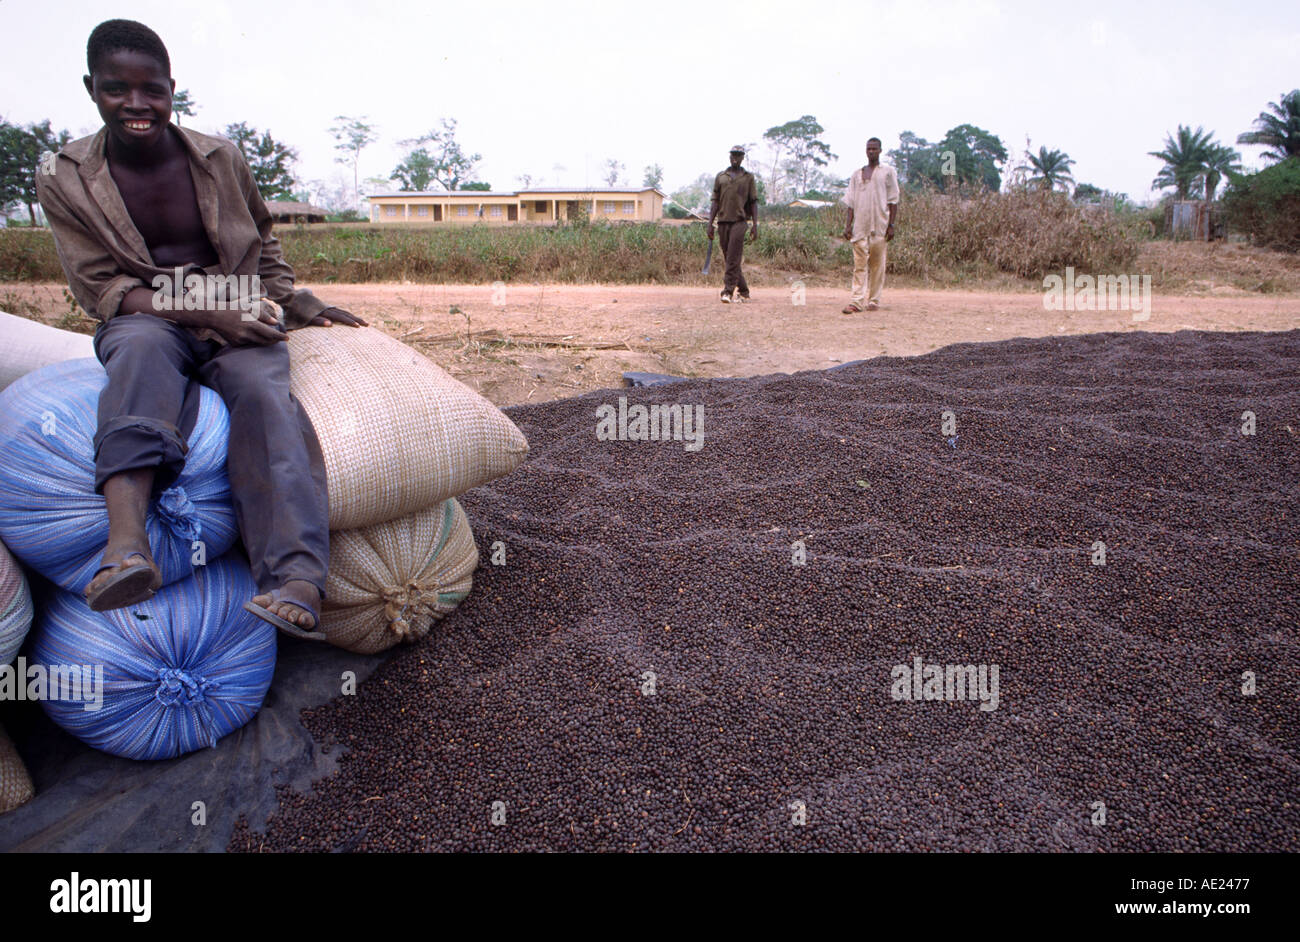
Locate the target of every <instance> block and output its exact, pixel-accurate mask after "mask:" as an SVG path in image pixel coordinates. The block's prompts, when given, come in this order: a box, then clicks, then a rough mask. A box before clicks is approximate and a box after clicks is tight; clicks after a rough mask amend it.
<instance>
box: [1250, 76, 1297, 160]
mask: <svg viewBox="0 0 1300 942" xmlns="http://www.w3.org/2000/svg"><path fill="white" fill-rule="evenodd" d="M1268 106H1269V108H1271V109H1272V110H1273V113H1272V114H1269V113H1268V112H1267V111H1261V112H1260V113H1259V117H1258V118H1256V119H1255V130H1253V131H1246V132H1245V133H1243V134H1239V135H1237V143H1238V144H1256V145H1259V146H1262V147H1265V148H1267V149H1266V150H1265V151H1264V155H1263V156H1264V159H1265V160H1267V161H1271V162H1276V161H1279V160H1286V159H1287V158H1288V157H1297V156H1300V88H1297V89H1293V90H1292V91H1291V92H1289V93H1288V94H1286V95H1283V96H1282V100H1281V101H1277V102H1273V101H1271V102H1269V103H1268Z"/></svg>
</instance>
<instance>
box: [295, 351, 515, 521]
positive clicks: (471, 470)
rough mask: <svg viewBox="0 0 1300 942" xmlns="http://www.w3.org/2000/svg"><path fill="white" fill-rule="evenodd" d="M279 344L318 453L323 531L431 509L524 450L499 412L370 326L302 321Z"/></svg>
mask: <svg viewBox="0 0 1300 942" xmlns="http://www.w3.org/2000/svg"><path fill="white" fill-rule="evenodd" d="M288 343H289V363H290V373H289V388H290V389H291V390H292V392H293V394H294V396H296V397H297V398H298V400H299V401H300V402H301V403H302V404H303V407H304V408H305V409H306V410H307V415H308V416H310V418H311V421H312V424H313V425H314V426H315V427H316V434H317V436H318V437H319V438H320V443H321V451H322V452H323V453H324V455H325V473H326V476H327V480H328V486H329V502H330V529H331V530H351V529H353V528H355V527H365V526H369V525H370V524H373V523H381V522H383V521H385V520H392V519H394V518H395V517H401V516H404V515H405V514H409V513H414V512H415V511H417V510H424V509H425V508H428V507H432V506H433V505H434V504H437V503H440V502H441V501H444V500H446V499H447V498H449V497H455V496H456V495H457V494H463V493H464V492H465V491H467V490H469V489H470V488H473V487H477V486H478V485H480V484H483V483H485V482H487V481H490V480H492V479H493V478H497V477H500V476H501V475H503V474H509V473H510V472H511V471H513V470H514V469H515V467H516V466H517V465H518V464H519V462H521V461H523V460H524V456H525V455H527V454H528V442H527V441H526V440H525V439H524V435H523V433H522V432H521V431H519V429H518V428H516V427H515V424H514V423H513V422H511V421H510V420H509V419H508V418H506V415H505V413H503V412H502V411H501V410H500V409H498V408H497V407H496V406H494V405H492V403H490V402H488V401H487V400H486V399H484V398H483V397H482V396H480V395H479V394H478V393H476V392H474V391H473V390H472V389H470V388H469V387H468V386H466V385H465V384H464V383H461V382H460V381H459V380H456V379H453V378H452V377H451V376H450V375H448V374H447V373H446V372H444V371H443V370H442V369H441V368H440V367H439V366H437V364H435V363H434V362H433V361H432V360H430V359H428V358H427V357H425V356H423V355H421V354H420V353H417V352H416V351H415V350H412V349H411V348H410V347H408V346H406V345H405V344H403V343H400V342H399V341H397V340H394V339H393V338H392V337H389V336H387V335H386V334H384V333H383V332H381V331H380V330H378V329H376V328H374V327H360V328H353V327H338V326H335V327H328V328H324V327H306V328H303V329H301V330H294V331H290V333H289V339H288Z"/></svg>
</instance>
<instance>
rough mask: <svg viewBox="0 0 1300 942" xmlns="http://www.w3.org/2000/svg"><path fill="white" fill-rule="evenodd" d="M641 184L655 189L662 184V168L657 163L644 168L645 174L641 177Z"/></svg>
mask: <svg viewBox="0 0 1300 942" xmlns="http://www.w3.org/2000/svg"><path fill="white" fill-rule="evenodd" d="M641 185H642V186H652V187H654V188H655V189H656V190H657V189H659V188H660V187H662V186H663V185H664V168H663V167H662V166H660V165H659V164H651V165H650V166H648V167H646V168H645V176H644V177H642V178H641Z"/></svg>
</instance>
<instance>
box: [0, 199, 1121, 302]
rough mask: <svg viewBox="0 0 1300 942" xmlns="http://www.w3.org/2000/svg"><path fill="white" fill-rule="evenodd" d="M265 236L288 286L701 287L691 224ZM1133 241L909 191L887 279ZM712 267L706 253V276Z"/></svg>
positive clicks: (1036, 209)
mask: <svg viewBox="0 0 1300 942" xmlns="http://www.w3.org/2000/svg"><path fill="white" fill-rule="evenodd" d="M772 215H773V217H774V218H773V219H772V220H767V219H764V218H763V216H762V212H761V211H760V228H761V238H760V239H759V241H758V242H757V243H756V244H751V245H746V247H745V257H746V260H747V261H750V262H752V263H756V264H758V265H760V266H763V267H766V268H770V269H774V270H777V271H780V272H782V273H784V274H786V275H789V274H793V275H796V276H798V275H803V276H817V275H835V276H838V275H842V274H843V273H844V272H845V270H846V269H848V268H850V267H851V265H852V252H851V250H850V248H849V246H848V245H847V244H845V243H844V242H843V241H841V240H840V239H839V238H838V236H839V235H840V233H841V231H842V229H843V214H842V210H840V209H839V208H828V209H821V210H817V211H815V212H808V213H802V214H799V215H793V214H791V213H789V212H784V211H777V212H774V213H773V214H772ZM276 235H277V236H278V238H279V239H280V243H281V245H282V247H283V250H284V254H285V259H286V261H288V263H289V264H290V265H291V266H293V269H294V271H295V273H296V274H297V277H298V278H299V279H300V280H302V281H304V282H310V283H320V282H362V283H364V282H394V281H411V282H417V283H435V284H436V283H468V284H485V283H491V282H493V281H506V282H510V281H544V282H568V283H600V282H606V283H642V284H701V283H704V282H705V281H706V280H708V279H706V278H704V277H702V276H701V275H700V268H701V266H702V265H703V262H704V251H705V248H706V246H707V241H706V238H705V233H704V225H703V224H702V223H697V224H690V225H656V224H653V223H641V224H626V223H619V224H609V223H594V224H574V225H563V226H557V227H550V226H516V227H505V226H492V227H489V226H486V225H471V226H459V225H458V226H451V225H448V226H446V227H445V228H435V227H432V226H429V227H416V226H404V225H403V226H396V225H390V226H376V225H365V224H362V225H356V226H351V225H326V226H298V227H285V228H282V229H279V230H277V232H276ZM1138 244H1139V238H1138V235H1137V234H1136V228H1135V227H1134V226H1133V225H1132V223H1131V221H1130V220H1128V219H1126V218H1124V217H1120V216H1116V215H1113V214H1104V215H1091V214H1089V213H1086V212H1084V211H1082V210H1080V209H1079V208H1078V207H1077V206H1074V205H1073V204H1072V203H1070V202H1069V201H1068V200H1066V199H1065V198H1064V197H1063V196H1061V195H1060V194H1043V193H1017V194H989V193H984V194H976V195H974V196H973V197H972V198H968V199H960V198H957V197H952V196H942V195H937V194H923V195H918V196H911V195H908V196H905V197H904V200H903V203H902V206H901V208H900V216H899V226H898V237H897V238H896V239H895V240H894V241H893V242H892V243H891V245H890V249H889V264H890V271H891V272H894V273H897V274H900V275H907V276H916V277H919V278H922V279H925V280H927V281H936V282H939V283H953V282H955V281H958V280H961V279H963V278H967V277H974V278H982V277H991V276H997V275H1007V274H1009V275H1011V276H1014V277H1018V278H1027V279H1028V278H1041V277H1042V276H1043V274H1045V273H1047V272H1049V271H1059V270H1060V269H1062V268H1064V267H1065V266H1066V265H1073V266H1074V267H1075V268H1076V269H1077V270H1079V271H1080V272H1088V271H1091V272H1120V271H1124V270H1126V268H1127V266H1129V265H1130V264H1131V263H1132V262H1133V260H1134V259H1135V258H1136V256H1137V250H1138ZM715 255H716V252H715ZM720 265H721V259H720V258H716V257H715V259H714V266H715V268H719V267H720ZM712 280H716V278H714V279H712ZM23 281H26V282H32V281H53V282H59V281H63V272H62V270H61V268H60V267H59V261H58V256H57V255H56V254H55V251H54V242H53V239H52V237H51V235H50V233H49V232H48V231H45V230H36V231H30V230H28V231H24V230H17V229H13V230H0V282H23ZM759 281H761V278H760V279H759Z"/></svg>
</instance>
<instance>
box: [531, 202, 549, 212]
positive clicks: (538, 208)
mask: <svg viewBox="0 0 1300 942" xmlns="http://www.w3.org/2000/svg"><path fill="white" fill-rule="evenodd" d="M533 212H535V213H544V212H546V200H533Z"/></svg>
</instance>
